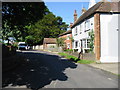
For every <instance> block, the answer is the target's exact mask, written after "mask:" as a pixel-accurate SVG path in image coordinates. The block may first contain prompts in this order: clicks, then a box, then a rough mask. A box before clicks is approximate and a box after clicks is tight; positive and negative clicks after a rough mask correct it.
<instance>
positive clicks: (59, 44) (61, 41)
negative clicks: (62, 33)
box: [57, 38, 65, 47]
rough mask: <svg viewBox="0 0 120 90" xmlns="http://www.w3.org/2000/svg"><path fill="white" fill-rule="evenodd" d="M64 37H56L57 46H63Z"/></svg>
mask: <svg viewBox="0 0 120 90" xmlns="http://www.w3.org/2000/svg"><path fill="white" fill-rule="evenodd" d="M64 41H65V38H57V46H58V47H64V45H65V42H64Z"/></svg>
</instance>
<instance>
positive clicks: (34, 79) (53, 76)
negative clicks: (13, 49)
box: [2, 51, 77, 90]
mask: <svg viewBox="0 0 120 90" xmlns="http://www.w3.org/2000/svg"><path fill="white" fill-rule="evenodd" d="M19 53H20V54H22V55H24V56H25V58H26V59H25V61H24V62H23V63H22V64H21V65H20V66H19V67H17V68H16V69H14V70H12V71H9V72H3V74H2V77H3V80H2V86H3V88H4V87H7V86H9V85H11V86H26V87H27V88H30V89H33V90H38V89H40V88H42V87H44V86H46V85H49V84H50V83H51V82H52V81H55V80H60V81H66V80H67V78H68V77H67V75H66V74H65V73H64V71H65V70H66V69H67V68H71V69H74V68H76V67H77V65H76V64H75V63H73V62H71V61H68V60H66V59H61V58H60V57H59V56H57V55H50V54H47V53H38V52H35V51H34V52H29V51H27V52H19Z"/></svg>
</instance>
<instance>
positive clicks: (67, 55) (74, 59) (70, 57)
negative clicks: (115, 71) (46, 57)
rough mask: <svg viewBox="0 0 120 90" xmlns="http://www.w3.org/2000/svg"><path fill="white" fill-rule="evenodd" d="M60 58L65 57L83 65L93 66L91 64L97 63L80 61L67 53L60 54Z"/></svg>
mask: <svg viewBox="0 0 120 90" xmlns="http://www.w3.org/2000/svg"><path fill="white" fill-rule="evenodd" d="M58 54H59V55H60V56H64V57H65V58H67V59H70V60H73V61H76V62H77V63H81V64H91V63H95V61H92V60H80V59H78V58H77V57H75V56H72V55H69V54H67V53H58Z"/></svg>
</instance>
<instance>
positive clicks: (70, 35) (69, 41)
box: [60, 34, 72, 49]
mask: <svg viewBox="0 0 120 90" xmlns="http://www.w3.org/2000/svg"><path fill="white" fill-rule="evenodd" d="M67 35H68V34H66V35H63V36H60V38H65V39H66V40H65V41H64V42H65V44H66V49H67V44H68V43H69V44H70V49H72V40H71V39H69V40H67V37H68V36H67ZM69 37H72V34H69Z"/></svg>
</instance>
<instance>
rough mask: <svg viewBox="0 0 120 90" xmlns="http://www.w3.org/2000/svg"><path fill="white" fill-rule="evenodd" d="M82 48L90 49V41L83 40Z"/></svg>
mask: <svg viewBox="0 0 120 90" xmlns="http://www.w3.org/2000/svg"><path fill="white" fill-rule="evenodd" d="M82 47H83V48H90V40H89V39H83V40H82Z"/></svg>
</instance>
